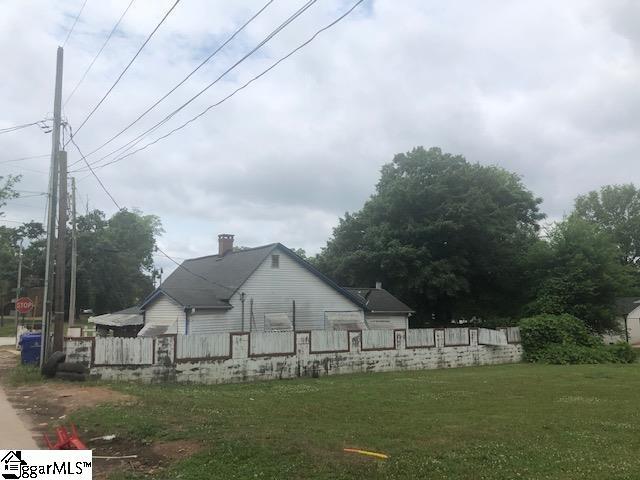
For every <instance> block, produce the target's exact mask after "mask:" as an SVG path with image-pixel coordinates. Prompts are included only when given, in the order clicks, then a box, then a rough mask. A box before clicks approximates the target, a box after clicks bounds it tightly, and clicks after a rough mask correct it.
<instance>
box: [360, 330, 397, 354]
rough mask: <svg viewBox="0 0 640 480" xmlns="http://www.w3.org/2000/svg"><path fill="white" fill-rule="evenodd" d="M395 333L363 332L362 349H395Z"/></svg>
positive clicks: (389, 331) (385, 331)
mask: <svg viewBox="0 0 640 480" xmlns="http://www.w3.org/2000/svg"><path fill="white" fill-rule="evenodd" d="M395 346H396V343H395V332H394V331H393V330H362V349H363V350H380V349H385V350H386V349H392V348H395Z"/></svg>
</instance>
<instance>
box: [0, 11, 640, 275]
mask: <svg viewBox="0 0 640 480" xmlns="http://www.w3.org/2000/svg"><path fill="white" fill-rule="evenodd" d="M130 1H131V0H117V1H116V0H101V1H98V0H87V1H86V5H85V7H84V9H83V11H82V13H81V15H80V16H79V17H78V20H77V23H76V25H75V27H74V29H73V31H72V32H71V35H70V36H69V39H68V41H67V42H66V45H65V48H64V56H65V58H64V81H63V98H64V99H65V101H66V99H67V98H68V97H69V94H70V93H71V92H72V90H73V89H74V87H75V86H76V84H77V83H78V81H79V80H80V79H81V77H82V75H83V73H84V72H85V70H86V69H87V67H88V65H89V64H90V63H91V61H92V60H93V59H94V57H95V55H96V54H97V52H98V51H99V50H100V47H101V46H102V45H103V43H104V42H105V39H106V38H107V36H108V34H109V33H110V32H111V30H112V29H113V27H114V25H115V24H116V22H117V21H118V18H120V16H121V15H122V13H123V12H124V10H125V9H126V8H127V5H128V4H129V2H130ZM174 2H175V0H134V1H133V3H132V5H131V7H130V8H129V10H128V11H127V13H126V15H125V16H124V17H123V19H122V22H121V23H120V25H119V27H118V29H117V30H116V31H115V33H114V35H113V36H112V38H111V39H110V41H109V42H108V43H107V45H106V47H105V48H104V50H103V52H102V54H101V55H100V56H99V57H98V58H97V60H96V61H95V63H94V65H93V67H92V69H91V70H90V71H89V73H88V74H87V76H86V78H85V79H84V81H83V82H82V83H81V84H80V85H79V87H78V88H77V90H76V92H75V94H74V95H73V96H71V97H70V98H69V99H68V101H66V103H65V105H64V119H65V121H66V122H67V123H68V124H69V125H70V126H71V128H72V129H73V130H74V131H76V130H78V129H79V130H78V131H77V133H76V135H75V137H74V138H75V141H76V143H77V144H78V146H79V148H80V149H81V150H82V151H83V152H84V154H85V155H88V153H89V152H92V151H94V150H95V149H96V148H97V147H100V146H101V145H102V144H103V143H105V142H106V141H107V140H109V139H110V138H111V137H113V136H114V135H115V134H117V133H118V132H120V131H121V130H122V129H123V128H124V127H126V126H127V125H129V124H130V123H131V122H132V121H133V120H134V119H136V118H137V117H138V116H139V115H140V114H142V113H143V112H144V111H145V110H147V109H148V108H149V107H150V106H151V105H152V104H153V103H154V102H155V101H156V100H158V99H159V98H160V97H162V96H163V95H164V94H165V93H167V92H168V91H169V90H170V89H171V88H173V87H174V86H175V85H176V84H177V83H178V82H180V81H181V80H182V79H183V78H185V77H186V76H187V75H188V74H189V73H190V72H191V71H192V70H193V69H194V68H195V67H196V66H197V65H198V64H200V63H201V62H202V61H203V60H204V59H205V58H206V57H208V56H209V55H210V54H211V53H212V52H213V51H215V50H216V49H217V48H218V47H219V46H220V45H221V44H222V43H223V42H225V41H226V40H227V39H228V38H229V37H230V36H231V35H232V34H233V33H234V32H235V31H236V30H237V29H238V28H239V27H240V26H241V25H242V24H244V23H245V22H246V21H247V20H248V19H249V18H250V17H252V16H253V15H254V14H255V13H256V12H258V11H259V10H260V9H261V8H262V7H263V6H264V5H265V4H266V3H267V0H259V1H234V2H229V1H222V0H215V1H214V0H182V1H181V2H179V3H178V5H177V6H176V7H175V9H174V10H173V11H172V13H171V14H170V15H169V16H168V17H167V18H166V20H165V21H164V23H163V24H162V25H161V26H160V27H159V28H158V30H157V32H156V33H155V34H154V35H153V37H152V38H151V40H150V41H149V42H148V44H147V45H146V46H145V48H144V49H143V50H142V52H141V53H140V55H139V56H138V57H137V58H136V60H135V61H134V62H133V63H132V65H131V67H130V68H129V69H128V70H127V71H126V73H125V74H124V75H123V76H122V78H121V80H120V81H119V82H118V83H117V85H116V86H115V87H114V88H113V90H112V91H111V93H110V94H109V95H108V96H107V98H106V99H105V100H104V102H103V103H102V104H101V105H100V106H99V108H98V109H97V110H96V111H95V113H94V114H93V115H92V116H91V117H90V118H89V119H88V121H87V122H86V123H85V124H84V125H83V126H82V128H79V127H80V125H82V123H83V121H84V120H85V118H86V117H87V116H88V115H89V113H90V112H91V111H92V110H93V109H94V107H95V106H96V105H97V104H98V102H99V101H100V99H101V98H102V97H103V96H104V95H105V93H106V92H107V91H108V90H109V88H110V87H111V86H112V85H113V84H114V82H115V81H116V79H117V78H118V76H119V75H120V74H121V73H122V71H123V70H124V68H125V67H126V66H127V64H128V63H129V62H130V61H131V59H132V57H133V56H134V55H135V53H136V52H137V51H138V49H139V48H140V46H141V45H142V44H143V42H144V41H145V39H146V38H147V36H148V35H149V34H150V33H151V31H152V30H153V29H154V28H155V27H156V25H157V24H158V22H159V21H160V20H161V18H162V17H163V16H164V15H165V14H166V12H167V11H168V10H169V8H170V7H171V6H172V5H173V3H174ZM83 3H84V0H64V1H56V2H51V1H48V0H38V1H32V0H0V57H1V58H2V59H3V68H2V70H1V72H2V73H1V74H0V129H1V128H5V127H9V126H13V125H18V124H25V123H31V122H35V121H38V120H41V119H46V118H51V116H52V113H51V112H52V110H53V91H54V79H55V60H56V48H57V47H58V46H59V45H62V44H63V43H64V42H65V38H66V37H67V35H68V33H69V30H70V28H71V26H72V24H73V23H74V20H75V18H76V16H77V15H78V12H79V11H80V9H81V7H82V4H83ZM304 3H305V2H303V1H293V0H274V1H273V2H271V3H269V5H268V6H267V8H266V9H264V11H263V12H262V13H261V14H260V15H259V16H257V17H256V19H255V20H254V21H252V22H251V23H250V24H249V25H248V26H247V27H246V28H245V29H244V30H243V31H242V32H240V33H239V34H238V35H237V36H236V37H235V38H234V39H233V40H232V41H231V42H229V43H228V45H226V46H225V47H224V48H223V49H221V50H220V51H219V53H218V54H216V55H215V56H214V57H213V58H212V59H211V60H210V61H209V62H207V63H206V64H205V65H204V66H203V67H202V68H201V69H200V70H199V71H198V72H197V73H196V74H195V75H193V76H192V77H191V78H190V79H189V80H188V81H187V82H186V83H184V84H183V85H182V86H181V87H179V88H178V89H177V90H176V91H175V92H174V93H172V94H171V95H170V96H169V97H168V98H167V99H166V100H165V101H163V102H161V103H160V104H159V105H158V106H157V107H155V108H154V109H153V110H151V111H150V112H149V113H148V114H147V115H146V116H144V117H143V118H142V119H141V120H140V121H139V122H138V123H136V124H135V125H133V126H132V127H131V128H129V129H128V130H127V131H126V132H125V133H124V134H122V135H121V136H119V137H117V138H116V139H115V140H114V141H113V142H111V143H110V144H108V145H107V146H106V147H104V148H103V149H101V150H99V151H97V152H96V153H94V154H92V155H88V156H87V160H88V161H90V162H96V161H97V163H96V165H95V166H96V167H101V165H102V164H104V163H106V162H107V161H108V160H111V159H116V158H119V157H118V156H117V155H115V156H111V157H107V158H106V159H103V160H101V158H102V157H104V156H105V155H107V154H109V153H111V152H112V151H113V150H116V149H118V148H119V147H121V146H123V145H125V144H127V142H129V141H131V140H133V139H135V138H136V137H138V136H139V135H140V134H141V133H143V132H145V131H146V130H148V129H149V128H150V127H152V126H154V125H155V124H156V123H157V122H159V121H161V120H163V119H164V118H166V117H167V116H168V115H169V114H170V113H171V112H173V111H174V110H175V109H176V108H177V107H179V106H180V105H182V104H184V103H185V102H186V101H187V100H189V99H190V98H191V97H192V96H194V95H195V94H196V93H198V92H199V91H201V90H202V89H204V88H205V87H206V86H207V85H209V84H210V83H211V82H213V81H214V80H216V79H217V78H218V77H220V76H221V74H222V73H223V72H225V71H227V70H228V69H229V68H230V67H231V66H233V65H234V64H235V63H236V62H237V61H238V60H239V59H241V58H242V57H243V56H244V55H246V54H247V53H248V52H249V51H251V50H252V49H254V48H255V46H256V45H258V44H259V43H260V42H261V41H262V40H263V39H264V38H265V37H267V35H269V34H270V33H271V32H272V31H273V30H274V29H275V28H276V27H278V26H279V25H280V24H281V23H282V22H283V21H284V20H285V19H287V18H288V17H289V16H290V15H291V14H292V13H294V12H295V11H296V10H298V9H299V8H300V7H302V6H303V5H304ZM354 3H355V0H318V1H317V2H316V3H315V4H313V5H311V6H310V7H309V8H308V9H307V10H306V11H304V12H303V13H302V14H301V15H300V16H299V17H298V18H296V19H295V20H294V21H293V22H291V23H290V24H289V25H288V26H286V27H285V28H284V29H283V30H282V31H280V32H279V33H278V34H277V35H276V36H274V37H273V38H271V39H270V40H269V41H268V42H267V43H266V44H264V46H262V47H261V48H260V49H258V50H257V51H256V52H255V53H254V54H253V55H251V56H250V57H248V58H247V59H246V60H245V61H243V62H241V63H240V64H239V65H238V66H237V67H235V68H233V69H232V70H230V72H229V73H228V74H226V75H225V76H223V77H222V78H221V79H220V80H219V81H218V82H217V83H215V84H214V85H213V86H212V87H211V88H209V89H208V90H206V91H205V92H204V93H203V94H202V95H200V96H199V97H198V98H196V99H195V100H194V101H192V102H191V103H190V104H189V105H188V106H186V107H185V108H184V109H182V110H181V111H179V112H178V113H177V114H175V115H174V116H172V117H171V118H170V119H169V120H168V121H167V122H166V123H164V124H163V125H161V127H160V128H159V129H157V130H155V131H153V132H151V134H150V136H148V137H144V139H143V142H142V143H141V144H140V145H138V147H141V146H143V145H145V144H147V143H149V142H152V141H154V140H155V139H158V138H159V137H162V136H163V135H164V134H165V133H167V132H169V131H171V130H172V129H174V128H175V127H177V126H179V125H181V124H183V123H184V122H185V121H187V120H188V119H190V118H192V117H194V116H195V115H197V114H199V113H200V112H202V111H203V110H204V109H205V108H206V107H208V106H210V105H212V104H215V103H217V102H219V101H220V100H221V99H222V98H224V97H225V96H227V95H228V94H230V93H231V92H233V91H234V90H236V89H237V88H238V87H240V86H242V85H243V84H244V83H246V82H247V81H248V80H249V79H251V78H252V77H253V76H255V75H257V74H259V73H260V72H262V71H263V70H265V69H266V68H268V67H269V66H270V65H271V64H273V63H274V62H275V61H277V60H278V59H279V58H281V57H282V56H284V55H286V54H287V53H289V52H290V51H291V50H292V49H294V48H295V47H297V46H298V45H299V44H301V43H303V42H304V41H306V40H307V39H309V38H310V37H311V36H312V35H313V34H314V33H315V32H316V31H317V30H318V29H320V28H322V27H324V26H325V25H327V24H329V23H331V22H332V21H333V20H335V19H336V18H337V17H339V16H340V15H342V13H344V12H345V11H347V10H348V9H349V8H350V7H351V6H352V5H353V4H354ZM638 25H640V2H638V1H636V0H564V1H562V2H558V1H557V0H538V1H536V2H531V1H524V0H485V1H483V2H478V1H475V0H452V1H447V2H443V1H432V0H365V1H364V2H363V3H362V4H360V5H359V6H358V7H357V8H356V9H355V10H354V11H353V12H352V14H351V15H349V16H348V17H346V18H345V19H344V20H343V21H342V22H340V23H338V24H337V25H335V26H334V27H332V28H330V29H328V30H326V31H324V32H323V33H321V34H320V35H318V36H317V38H316V39H315V40H314V41H313V42H312V43H311V44H309V45H307V46H305V47H304V48H302V49H301V50H299V51H298V52H297V53H296V54H294V55H293V56H291V57H290V58H288V59H286V60H284V61H283V62H282V63H280V64H279V65H278V66H277V67H275V68H274V69H273V70H271V71H270V72H268V73H267V74H266V75H264V76H263V77H261V78H259V79H258V80H256V81H255V82H253V83H251V84H250V85H249V86H247V88H245V89H243V90H240V91H239V92H238V93H237V94H236V95H235V96H233V97H231V98H230V99H228V100H227V101H225V102H224V103H222V104H220V105H219V106H216V107H214V108H212V109H211V110H209V112H208V113H206V114H205V115H203V116H201V117H200V118H199V119H197V120H196V121H194V122H192V123H190V124H189V125H188V126H187V127H185V128H183V129H181V130H179V131H176V132H175V133H174V134H172V135H171V136H169V137H167V138H165V139H160V140H159V141H158V142H157V143H155V144H152V145H150V146H149V147H148V148H146V149H144V150H141V151H139V152H137V153H135V154H132V155H130V156H128V157H125V158H122V159H121V160H120V161H118V162H116V163H113V164H111V165H107V166H104V167H101V168H97V169H96V174H97V175H98V176H99V177H100V178H101V180H102V182H103V183H104V185H105V186H106V187H107V188H108V190H109V191H110V192H111V194H112V195H113V197H114V198H115V199H116V200H117V202H118V203H119V204H120V205H121V206H122V207H126V208H128V209H133V208H137V209H139V210H141V211H142V212H144V213H145V214H154V215H157V216H159V217H160V218H161V220H162V224H163V227H164V231H165V233H164V234H163V235H162V236H161V237H160V238H159V245H160V246H161V247H162V248H163V249H164V250H165V251H166V252H167V253H169V254H170V255H171V256H173V257H174V258H175V259H177V260H182V259H184V258H189V257H194V256H201V255H207V254H211V253H216V251H217V235H218V234H219V233H232V234H235V235H236V245H242V246H248V247H251V246H258V245H263V244H267V243H272V242H281V243H283V244H285V245H287V246H289V247H291V248H304V249H305V250H306V251H307V252H308V253H310V254H315V253H317V252H319V251H320V249H321V248H322V247H323V246H324V245H325V244H326V241H327V239H328V238H329V237H330V235H331V233H332V228H333V227H334V226H336V225H337V223H338V219H339V218H340V217H341V216H343V215H344V213H345V212H347V211H350V212H351V211H356V210H358V209H359V208H361V207H362V205H363V203H364V202H365V201H366V200H367V198H368V197H369V196H370V195H371V194H372V193H373V192H374V190H375V184H376V182H377V180H378V178H379V174H380V168H381V166H382V165H383V164H385V163H388V162H390V161H391V160H392V158H393V156H394V154H396V153H400V152H406V151H409V150H411V149H412V148H413V147H415V146H418V145H422V146H425V147H427V148H428V147H431V146H438V147H441V148H442V149H443V150H444V151H446V152H449V153H453V154H460V155H463V156H465V157H466V158H467V160H469V161H471V162H479V163H481V164H483V165H498V166H500V167H503V168H506V169H508V170H510V171H514V172H517V173H518V174H520V175H521V176H522V179H523V182H524V184H525V185H526V186H527V188H529V189H530V190H532V191H533V192H534V193H535V194H536V195H537V196H540V197H542V198H543V199H544V202H543V204H542V210H543V211H544V212H545V213H546V214H547V215H548V218H549V219H551V220H553V219H560V218H562V216H563V215H564V214H566V213H568V212H569V211H570V210H571V208H572V204H573V200H574V198H575V197H576V196H577V195H579V194H582V193H586V192H588V191H590V190H593V189H597V188H599V187H600V186H601V185H605V184H614V183H629V182H635V183H636V184H638V183H640V178H639V177H640V173H639V171H638V168H637V167H636V165H637V162H638V153H637V152H639V151H640V88H639V87H638V86H639V85H640V61H639V60H640V29H638V28H637V26H638ZM50 123H51V122H50V121H49V124H50ZM66 138H67V139H68V132H67V136H66ZM136 148H137V147H136ZM50 150H51V134H50V133H46V132H45V131H43V130H42V129H40V128H39V127H38V126H33V127H29V128H25V129H22V130H19V131H17V132H12V133H5V134H0V176H3V175H8V174H21V175H22V176H23V177H22V180H21V182H20V183H19V186H18V187H17V188H18V189H19V190H21V191H22V192H23V197H24V198H20V199H18V200H13V201H10V202H9V204H8V205H7V206H6V207H5V209H4V210H5V215H4V217H3V219H0V224H6V225H12V226H13V225H16V224H14V223H10V222H22V221H29V220H35V221H43V220H44V218H45V204H46V197H45V196H43V195H40V196H38V195H35V194H34V193H33V192H35V193H36V194H37V193H38V192H45V191H46V189H47V183H48V169H49V161H50V160H49V158H47V157H46V154H48V153H49V152H50ZM67 150H68V158H69V163H70V164H75V165H73V166H72V167H71V170H72V171H73V170H77V171H73V172H72V173H71V175H72V176H74V177H75V178H76V179H77V182H78V204H79V205H78V210H79V212H80V213H84V212H85V211H86V209H87V207H88V208H89V209H95V208H97V209H100V210H103V211H104V212H106V214H107V215H112V214H113V213H115V212H116V211H117V208H116V207H115V205H114V204H113V203H112V202H111V200H110V199H109V197H108V196H107V195H106V194H105V192H104V191H103V190H102V189H101V187H100V186H99V184H98V182H97V181H96V179H95V178H94V177H93V176H92V175H91V173H90V172H87V170H86V168H84V169H83V168H81V167H82V164H81V163H76V162H77V161H78V160H79V159H80V156H79V154H78V152H77V150H76V149H75V148H74V147H73V145H72V144H68V146H67ZM133 150H135V149H133ZM133 150H131V151H133ZM36 155H45V156H42V157H39V158H33V159H29V160H20V161H14V160H15V159H17V158H23V157H28V156H36ZM634 167H635V168H634ZM28 195H35V196H28ZM156 260H157V263H158V265H159V266H163V267H165V271H168V270H170V269H171V262H169V261H168V260H167V259H165V258H163V257H161V256H158V257H157V259H156Z"/></svg>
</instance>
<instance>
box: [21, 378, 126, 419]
mask: <svg viewBox="0 0 640 480" xmlns="http://www.w3.org/2000/svg"><path fill="white" fill-rule="evenodd" d="M12 393H13V394H14V395H17V396H19V397H20V396H22V397H25V396H27V397H29V398H31V397H33V398H34V399H36V400H39V401H40V402H47V403H49V402H52V403H55V404H56V405H59V406H60V407H61V408H62V410H63V411H64V413H71V412H74V411H76V410H78V409H80V408H83V407H94V406H96V405H100V404H102V403H119V404H122V403H125V404H126V403H132V402H134V401H135V397H132V396H131V395H125V394H123V393H119V392H116V391H113V390H111V389H109V388H105V387H95V386H82V385H80V384H70V383H62V382H57V381H53V382H50V383H47V384H44V385H28V386H23V387H17V388H15V389H14V390H13V392H12Z"/></svg>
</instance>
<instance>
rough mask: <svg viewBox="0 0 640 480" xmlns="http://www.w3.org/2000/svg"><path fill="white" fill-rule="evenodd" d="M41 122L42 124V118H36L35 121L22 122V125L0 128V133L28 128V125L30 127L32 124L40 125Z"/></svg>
mask: <svg viewBox="0 0 640 480" xmlns="http://www.w3.org/2000/svg"><path fill="white" fill-rule="evenodd" d="M43 124H44V120H38V121H37V122H31V123H23V124H22V125H14V126H12V127H5V128H0V134H3V133H11V132H15V131H17V130H22V129H24V128H29V127H32V126H34V125H40V126H42V125H43Z"/></svg>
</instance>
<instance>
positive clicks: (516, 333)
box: [506, 327, 522, 343]
mask: <svg viewBox="0 0 640 480" xmlns="http://www.w3.org/2000/svg"><path fill="white" fill-rule="evenodd" d="M506 330H507V341H508V342H509V343H520V342H521V341H522V339H521V338H520V327H507V329H506Z"/></svg>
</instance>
